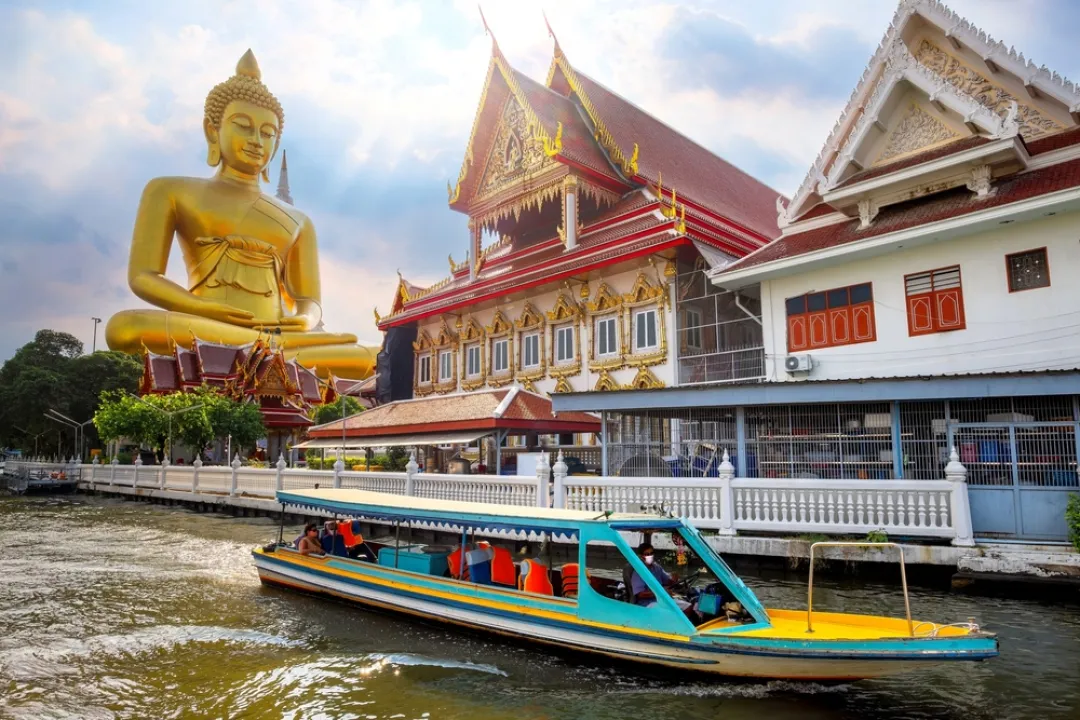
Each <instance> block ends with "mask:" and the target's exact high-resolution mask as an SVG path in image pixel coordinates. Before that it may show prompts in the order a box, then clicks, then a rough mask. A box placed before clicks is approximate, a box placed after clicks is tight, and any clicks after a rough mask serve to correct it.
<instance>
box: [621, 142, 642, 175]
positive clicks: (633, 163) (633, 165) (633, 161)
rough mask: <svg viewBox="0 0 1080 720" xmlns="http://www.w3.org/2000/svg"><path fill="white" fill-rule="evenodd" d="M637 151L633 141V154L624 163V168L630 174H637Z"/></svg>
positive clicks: (636, 145)
mask: <svg viewBox="0 0 1080 720" xmlns="http://www.w3.org/2000/svg"><path fill="white" fill-rule="evenodd" d="M639 152H640V150H639V148H638V144H637V143H634V154H633V155H631V156H630V161H629V162H628V163H627V164H626V168H624V169H625V170H626V171H627V172H628V174H630V175H637V172H638V153H639Z"/></svg>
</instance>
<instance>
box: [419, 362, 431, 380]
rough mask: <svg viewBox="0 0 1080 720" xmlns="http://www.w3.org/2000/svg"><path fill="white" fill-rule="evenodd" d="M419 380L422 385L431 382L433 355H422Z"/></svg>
mask: <svg viewBox="0 0 1080 720" xmlns="http://www.w3.org/2000/svg"><path fill="white" fill-rule="evenodd" d="M417 381H418V382H419V383H420V384H422V385H428V384H430V383H431V355H421V356H420V364H419V366H418V368H417Z"/></svg>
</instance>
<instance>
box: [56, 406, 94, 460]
mask: <svg viewBox="0 0 1080 720" xmlns="http://www.w3.org/2000/svg"><path fill="white" fill-rule="evenodd" d="M45 417H47V418H49V419H50V420H55V421H57V422H62V423H64V424H65V425H70V426H72V427H73V428H75V454H76V455H78V456H79V461H80V462H81V461H82V457H83V450H84V449H85V448H84V447H83V446H84V445H85V444H86V433H85V431H84V430H83V428H85V427H86V426H87V425H89V424H90V423H92V422H94V419H93V418H90V419H89V420H87V421H86V422H77V421H75V420H72V419H71V418H69V417H68V416H67V415H64V414H63V413H61V412H59V411H57V410H56V409H54V408H49V411H48V412H46V413H45ZM80 438H82V443H80V442H79V439H80Z"/></svg>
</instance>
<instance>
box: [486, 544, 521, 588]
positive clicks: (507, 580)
mask: <svg viewBox="0 0 1080 720" xmlns="http://www.w3.org/2000/svg"><path fill="white" fill-rule="evenodd" d="M492 550H494V552H495V556H494V557H493V558H492V560H491V582H493V583H495V584H496V585H506V586H508V587H514V586H516V585H517V565H515V564H514V557H513V555H511V553H510V551H509V550H507V549H506V548H501V547H497V548H492Z"/></svg>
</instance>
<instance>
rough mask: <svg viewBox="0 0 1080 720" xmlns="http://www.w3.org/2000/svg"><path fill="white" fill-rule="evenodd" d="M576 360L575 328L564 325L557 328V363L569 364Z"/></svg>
mask: <svg viewBox="0 0 1080 720" xmlns="http://www.w3.org/2000/svg"><path fill="white" fill-rule="evenodd" d="M573 360H574V326H573V325H563V326H561V327H557V328H555V362H556V363H568V362H573Z"/></svg>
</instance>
